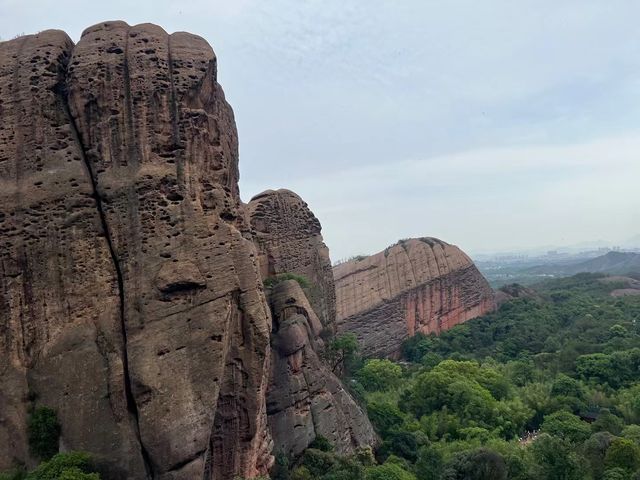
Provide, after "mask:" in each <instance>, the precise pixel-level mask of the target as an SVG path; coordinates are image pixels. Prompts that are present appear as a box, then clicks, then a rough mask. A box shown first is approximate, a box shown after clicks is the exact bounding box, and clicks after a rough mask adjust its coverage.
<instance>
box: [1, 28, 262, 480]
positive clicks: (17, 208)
mask: <svg viewBox="0 0 640 480" xmlns="http://www.w3.org/2000/svg"><path fill="white" fill-rule="evenodd" d="M0 117H1V122H0V329H1V332H0V385H1V386H2V388H0V470H2V469H4V468H8V467H10V466H11V465H10V464H11V463H12V462H14V461H18V462H29V461H31V459H30V458H29V452H28V448H27V441H26V432H25V428H26V417H27V408H28V405H29V403H30V402H32V401H34V402H35V404H36V405H47V406H49V407H51V408H53V409H55V410H56V411H57V413H58V417H59V419H60V423H61V424H62V437H61V444H62V447H63V448H65V449H74V450H86V451H90V452H92V453H94V454H95V455H96V457H97V459H98V461H99V462H100V463H101V464H102V467H103V468H104V470H105V472H106V474H105V478H114V479H115V478H118V479H121V478H131V479H141V478H154V479H193V478H203V479H210V478H215V479H230V478H233V477H234V476H235V475H240V476H247V477H249V476H253V475H256V474H260V473H265V472H266V471H267V469H268V467H269V465H270V462H271V459H272V457H271V454H270V451H271V441H270V437H269V434H268V429H267V425H266V406H265V402H264V398H265V390H266V387H267V382H268V374H269V351H270V347H269V335H270V314H269V311H268V305H267V303H266V301H265V298H264V294H263V290H262V285H261V278H260V275H259V272H258V268H257V264H256V255H255V247H254V246H253V244H252V243H251V241H250V240H247V239H245V238H244V236H243V232H244V233H245V235H247V236H248V235H249V234H248V225H245V224H244V223H243V222H244V220H243V219H244V218H245V215H244V212H243V206H242V205H241V203H240V199H239V196H238V187H237V181H238V154H237V137H236V131H235V123H234V119H233V113H232V111H231V108H230V107H229V105H228V104H227V103H226V101H225V99H224V94H223V92H222V89H221V88H220V86H219V85H218V83H217V81H216V58H215V55H214V53H213V51H212V50H211V48H210V47H209V46H208V45H207V43H206V42H205V41H204V40H203V39H201V38H200V37H197V36H194V35H190V34H187V33H175V34H173V35H168V34H167V33H166V32H164V31H163V30H162V29H161V28H159V27H157V26H153V25H138V26H133V27H131V26H129V25H127V24H125V23H124V22H107V23H101V24H98V25H96V26H94V27H91V28H89V29H87V30H86V31H85V32H84V33H83V35H82V38H81V40H80V41H79V43H78V44H77V45H75V46H74V45H73V43H72V41H71V40H70V39H69V38H68V36H67V35H66V34H64V33H63V32H60V31H45V32H42V33H40V34H38V35H29V36H24V37H21V38H18V39H16V40H12V41H9V42H3V43H1V44H0Z"/></svg>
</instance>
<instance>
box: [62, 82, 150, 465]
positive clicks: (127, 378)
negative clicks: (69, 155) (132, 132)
mask: <svg viewBox="0 0 640 480" xmlns="http://www.w3.org/2000/svg"><path fill="white" fill-rule="evenodd" d="M56 93H57V94H58V95H59V96H60V99H61V104H62V106H63V108H64V112H65V115H66V116H67V118H68V119H69V126H70V128H71V135H72V136H73V138H74V139H75V141H76V143H77V145H78V148H79V150H80V157H81V159H82V162H83V163H84V165H85V167H86V169H87V173H88V174H89V179H90V181H91V188H92V192H93V198H94V200H95V202H96V209H97V211H98V218H99V219H100V224H101V226H102V230H103V232H104V236H105V239H106V242H107V248H108V249H109V254H110V256H111V261H112V263H113V267H114V270H115V272H116V281H117V284H118V298H119V315H120V328H121V332H122V344H123V349H122V367H123V370H124V390H125V398H126V402H127V410H129V412H130V413H131V415H133V418H134V420H135V434H136V438H137V440H138V443H139V444H140V454H141V455H142V459H143V461H144V466H145V470H146V472H147V477H148V478H154V475H153V468H152V464H151V460H150V457H149V453H148V452H147V450H146V448H145V447H144V444H143V443H142V436H141V435H140V422H139V414H138V406H137V404H136V401H135V398H134V396H133V391H132V389H131V375H130V373H129V355H128V351H127V328H126V323H125V295H124V277H123V274H122V269H121V268H120V262H119V261H118V256H117V254H116V250H115V247H114V245H113V239H112V237H111V232H110V230H109V224H108V222H107V216H106V214H105V211H104V206H103V204H102V197H101V196H100V192H99V190H98V179H97V177H96V175H95V173H94V171H93V168H92V166H91V162H90V161H89V159H88V158H87V153H86V149H85V145H84V142H83V141H82V138H81V135H80V131H79V130H78V127H77V125H76V122H75V118H74V117H73V115H72V114H71V109H70V108H69V99H68V90H67V86H66V84H59V85H58V87H57V91H56Z"/></svg>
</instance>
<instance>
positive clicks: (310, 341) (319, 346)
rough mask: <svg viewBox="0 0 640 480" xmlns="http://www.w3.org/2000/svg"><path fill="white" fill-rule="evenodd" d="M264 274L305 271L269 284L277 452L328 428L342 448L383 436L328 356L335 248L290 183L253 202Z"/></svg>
mask: <svg viewBox="0 0 640 480" xmlns="http://www.w3.org/2000/svg"><path fill="white" fill-rule="evenodd" d="M248 212H249V219H250V223H251V227H252V229H253V233H254V238H255V242H256V244H257V246H258V251H259V255H258V263H259V264H260V270H261V272H262V275H263V278H265V279H266V278H269V277H273V276H276V278H277V275H278V274H283V273H293V274H296V275H300V276H303V277H305V278H306V279H307V280H308V281H309V285H308V287H306V288H305V289H304V291H303V289H302V288H301V287H300V285H299V284H298V283H297V282H296V281H295V280H287V281H282V282H279V283H276V284H275V286H274V287H273V288H272V289H271V290H270V291H269V304H270V306H271V311H272V317H273V329H272V341H271V343H272V355H271V372H272V374H271V383H270V386H269V390H268V393H267V413H268V415H269V426H270V427H271V432H272V436H273V441H274V452H276V453H284V454H287V455H290V456H296V455H298V454H300V453H301V452H302V451H303V450H304V449H305V448H306V447H307V446H308V445H309V444H310V443H311V442H312V441H313V440H314V439H315V438H316V435H322V436H323V437H325V438H327V439H328V440H329V441H330V442H331V443H333V444H334V445H335V447H336V451H337V452H339V453H352V452H353V451H354V450H355V449H356V448H357V447H360V446H365V445H374V444H375V443H376V441H377V439H376V435H375V433H374V431H373V428H372V426H371V424H370V423H369V420H368V419H367V417H366V415H365V414H364V413H363V412H362V410H361V409H360V407H359V406H358V405H357V404H356V402H355V401H354V400H353V398H352V397H351V395H350V394H349V393H348V392H347V391H346V390H345V389H344V387H343V386H342V384H341V383H340V380H339V379H338V378H337V377H336V376H335V375H334V374H333V373H332V372H331V370H330V369H329V368H328V367H327V366H326V365H325V364H324V362H323V361H322V359H321V355H322V350H323V348H324V342H323V340H322V338H321V337H322V336H326V334H327V333H329V334H330V333H331V332H334V331H335V316H336V311H335V289H334V285H333V274H332V271H331V261H330V259H329V251H328V249H327V247H326V245H325V244H324V242H323V240H322V235H321V233H320V231H321V227H320V222H319V221H318V219H317V218H316V217H315V216H314V215H313V213H312V212H311V210H310V209H309V207H308V205H307V204H306V203H305V202H304V201H303V200H302V199H301V198H300V197H299V196H298V195H296V194H295V193H293V192H291V191H289V190H277V191H273V190H268V191H266V192H263V193H261V194H259V195H256V196H255V197H254V198H253V199H252V200H251V202H250V203H249V204H248Z"/></svg>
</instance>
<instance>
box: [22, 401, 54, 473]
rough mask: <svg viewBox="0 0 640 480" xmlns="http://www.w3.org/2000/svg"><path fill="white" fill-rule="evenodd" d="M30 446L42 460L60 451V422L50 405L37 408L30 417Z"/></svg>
mask: <svg viewBox="0 0 640 480" xmlns="http://www.w3.org/2000/svg"><path fill="white" fill-rule="evenodd" d="M27 428H28V431H29V447H30V448H31V452H32V453H33V454H34V455H35V456H36V457H38V458H39V459H41V460H48V459H50V458H51V457H53V456H54V455H55V454H56V453H58V442H59V439H60V424H59V423H58V416H57V415H56V412H55V411H53V410H52V409H51V408H49V407H38V408H36V409H35V410H34V411H33V412H32V413H31V416H30V417H29V422H28V425H27Z"/></svg>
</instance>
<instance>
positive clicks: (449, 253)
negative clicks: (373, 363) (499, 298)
mask: <svg viewBox="0 0 640 480" xmlns="http://www.w3.org/2000/svg"><path fill="white" fill-rule="evenodd" d="M333 274H334V279H335V285H336V305H337V323H338V331H340V332H353V333H355V334H356V336H357V337H358V340H359V341H360V343H361V345H362V347H363V353H364V354H365V355H368V356H386V355H395V354H397V353H398V351H399V348H400V345H401V343H402V342H403V341H404V340H405V339H406V338H408V337H410V336H412V335H414V334H415V333H416V332H422V333H432V332H434V333H438V332H441V331H443V330H447V329H449V328H451V327H453V326H454V325H457V324H459V323H462V322H465V321H467V320H469V319H471V318H474V317H477V316H480V315H483V314H485V313H487V312H489V311H491V310H492V309H493V308H494V300H493V292H492V290H491V288H490V287H489V284H488V283H487V281H486V280H485V278H484V277H483V276H482V275H481V274H480V272H479V271H478V269H477V268H476V267H475V265H474V264H473V262H472V261H471V259H470V258H469V257H468V256H467V255H466V254H465V253H464V252H462V251H461V250H460V249H459V248H458V247H456V246H454V245H449V244H448V243H445V242H443V241H441V240H438V239H435V238H419V239H409V240H401V241H400V242H398V243H397V244H395V245H392V246H391V247H389V248H387V249H385V250H384V251H382V252H379V253H377V254H375V255H371V256H369V257H365V258H359V259H354V260H350V261H348V262H345V263H342V264H339V265H337V266H335V267H334V268H333Z"/></svg>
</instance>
